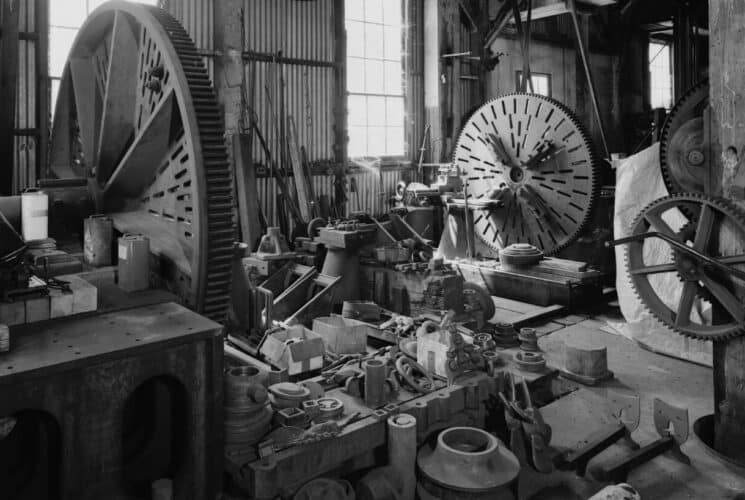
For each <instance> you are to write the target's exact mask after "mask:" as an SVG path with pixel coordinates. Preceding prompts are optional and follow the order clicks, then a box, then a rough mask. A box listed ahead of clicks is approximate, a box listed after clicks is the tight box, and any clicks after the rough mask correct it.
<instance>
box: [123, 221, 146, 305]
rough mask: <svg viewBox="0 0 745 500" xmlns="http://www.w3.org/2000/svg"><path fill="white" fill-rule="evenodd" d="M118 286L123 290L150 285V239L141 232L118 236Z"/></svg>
mask: <svg viewBox="0 0 745 500" xmlns="http://www.w3.org/2000/svg"><path fill="white" fill-rule="evenodd" d="M117 250H118V252H117V253H118V258H119V288H121V289H122V290H124V291H125V292H137V291H140V290H147V289H148V288H149V287H150V240H148V239H147V238H146V237H144V236H142V235H141V234H136V235H133V234H126V235H124V236H122V237H121V238H119V244H118V245H117Z"/></svg>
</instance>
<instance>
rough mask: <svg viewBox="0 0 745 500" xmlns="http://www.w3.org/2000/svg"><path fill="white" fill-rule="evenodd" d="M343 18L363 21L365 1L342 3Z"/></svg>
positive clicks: (353, 0) (356, 0)
mask: <svg viewBox="0 0 745 500" xmlns="http://www.w3.org/2000/svg"><path fill="white" fill-rule="evenodd" d="M344 16H345V17H346V18H347V19H355V20H357V21H364V20H365V0H346V2H345V3H344Z"/></svg>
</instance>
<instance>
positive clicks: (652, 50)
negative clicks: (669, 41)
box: [649, 42, 673, 109]
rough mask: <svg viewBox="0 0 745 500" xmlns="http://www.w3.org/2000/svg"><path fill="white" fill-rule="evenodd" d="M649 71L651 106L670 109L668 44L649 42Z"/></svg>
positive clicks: (671, 86) (671, 92)
mask: <svg viewBox="0 0 745 500" xmlns="http://www.w3.org/2000/svg"><path fill="white" fill-rule="evenodd" d="M649 73H650V91H651V96H650V97H651V104H652V107H653V108H666V109H670V107H671V106H672V100H673V78H672V72H671V65H670V47H669V46H668V45H665V44H663V43H656V42H650V43H649Z"/></svg>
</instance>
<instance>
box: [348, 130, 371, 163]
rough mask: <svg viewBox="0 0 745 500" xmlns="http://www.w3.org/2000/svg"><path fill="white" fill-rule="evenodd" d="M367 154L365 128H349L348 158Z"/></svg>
mask: <svg viewBox="0 0 745 500" xmlns="http://www.w3.org/2000/svg"><path fill="white" fill-rule="evenodd" d="M366 153H367V127H349V156H365V154H366Z"/></svg>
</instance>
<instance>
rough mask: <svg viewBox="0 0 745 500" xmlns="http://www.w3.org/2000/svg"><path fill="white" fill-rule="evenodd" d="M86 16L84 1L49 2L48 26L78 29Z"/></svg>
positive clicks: (55, 0)
mask: <svg viewBox="0 0 745 500" xmlns="http://www.w3.org/2000/svg"><path fill="white" fill-rule="evenodd" d="M87 16H88V12H87V11H86V5H85V0H65V1H61V0H51V1H50V2H49V25H50V26H65V27H68V28H79V27H80V26H82V25H83V21H85V18H86V17H87ZM50 47H51V44H50Z"/></svg>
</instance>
